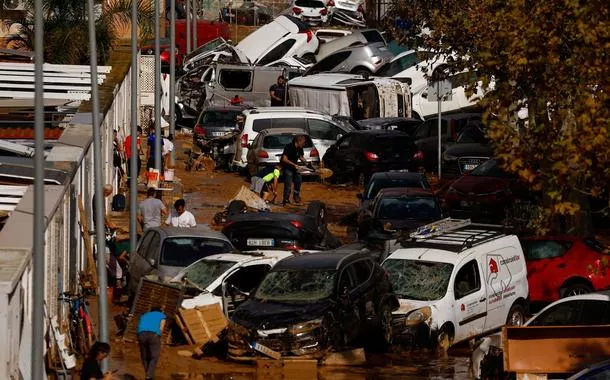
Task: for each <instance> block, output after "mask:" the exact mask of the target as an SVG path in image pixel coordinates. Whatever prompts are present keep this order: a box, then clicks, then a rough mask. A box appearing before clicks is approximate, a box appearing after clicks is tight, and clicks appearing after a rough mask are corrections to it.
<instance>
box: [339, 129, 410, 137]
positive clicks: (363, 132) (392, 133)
mask: <svg viewBox="0 0 610 380" xmlns="http://www.w3.org/2000/svg"><path fill="white" fill-rule="evenodd" d="M351 134H354V135H366V136H374V137H378V136H380V137H387V136H390V137H411V136H410V135H409V134H408V133H404V132H401V131H395V130H386V129H372V130H366V129H365V130H357V131H352V132H350V135H351Z"/></svg>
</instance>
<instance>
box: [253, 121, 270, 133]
mask: <svg viewBox="0 0 610 380" xmlns="http://www.w3.org/2000/svg"><path fill="white" fill-rule="evenodd" d="M269 128H271V119H256V120H254V121H253V122H252V130H253V131H254V132H260V131H263V130H265V129H269Z"/></svg>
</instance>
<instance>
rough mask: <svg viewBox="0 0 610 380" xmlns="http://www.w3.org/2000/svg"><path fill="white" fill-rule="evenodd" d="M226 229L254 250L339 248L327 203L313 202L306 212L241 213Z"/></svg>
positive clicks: (238, 244) (237, 243)
mask: <svg viewBox="0 0 610 380" xmlns="http://www.w3.org/2000/svg"><path fill="white" fill-rule="evenodd" d="M222 232H223V233H224V234H225V235H226V236H227V237H228V238H229V240H230V241H231V242H233V244H235V247H236V248H237V249H239V250H242V251H250V250H253V249H261V248H268V249H289V250H300V249H322V248H336V247H337V242H336V239H334V238H333V237H332V236H331V234H330V232H328V231H327V225H326V206H325V205H324V203H322V202H316V201H314V202H310V203H309V205H308V206H307V211H306V212H305V214H295V213H284V212H251V213H248V212H247V213H238V214H236V215H232V216H229V217H228V220H227V223H226V224H225V227H224V228H223V230H222Z"/></svg>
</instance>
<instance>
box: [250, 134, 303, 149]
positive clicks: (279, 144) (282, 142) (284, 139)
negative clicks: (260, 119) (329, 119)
mask: <svg viewBox="0 0 610 380" xmlns="http://www.w3.org/2000/svg"><path fill="white" fill-rule="evenodd" d="M259 136H260V135H259ZM257 138H258V137H257ZM293 140H294V135H289V134H286V135H271V136H266V137H265V140H264V141H263V148H265V149H284V147H285V146H286V145H288V144H290V143H291V142H292V141H293ZM252 145H253V146H256V144H252ZM311 147H313V142H312V141H311V139H310V138H309V136H306V141H305V145H304V146H303V148H311Z"/></svg>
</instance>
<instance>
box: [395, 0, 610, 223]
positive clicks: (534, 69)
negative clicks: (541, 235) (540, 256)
mask: <svg viewBox="0 0 610 380" xmlns="http://www.w3.org/2000/svg"><path fill="white" fill-rule="evenodd" d="M393 14H395V15H397V16H400V17H401V18H403V19H407V20H412V21H413V22H414V23H415V25H417V26H418V28H415V29H414V30H411V31H409V32H408V33H406V34H403V33H401V32H400V31H397V30H392V33H393V34H394V36H395V37H398V38H399V39H401V40H403V41H412V38H413V37H414V36H417V35H418V33H419V32H420V29H421V28H422V27H428V28H430V29H431V30H433V33H432V34H431V35H430V36H429V37H428V38H424V39H423V42H424V44H425V45H426V46H428V47H431V48H434V49H437V50H439V51H441V52H454V53H456V54H457V55H458V56H461V57H464V59H462V60H460V61H459V62H456V63H454V66H455V67H454V70H461V69H463V68H474V69H476V70H477V71H478V73H479V75H480V77H479V80H482V81H483V83H489V82H490V81H492V79H493V83H494V88H493V90H491V91H490V92H489V93H488V94H487V95H486V96H485V99H484V100H483V102H482V106H483V107H484V108H485V110H486V113H487V115H488V116H489V115H493V116H494V117H493V118H489V119H488V126H489V132H488V134H489V136H490V138H491V139H492V140H493V141H494V143H495V144H496V147H497V156H498V157H500V158H502V159H503V162H504V164H505V168H506V169H507V170H509V171H511V172H513V173H516V174H518V175H519V176H520V178H521V179H522V180H523V181H524V182H526V183H528V184H529V185H530V187H531V188H532V189H533V190H534V191H538V192H541V193H542V194H543V195H544V198H545V202H544V205H543V208H544V211H543V212H541V213H540V215H542V216H543V217H542V218H540V219H539V220H537V221H536V223H538V224H539V226H545V225H546V226H548V225H549V221H550V220H551V219H552V218H554V217H556V216H558V215H561V216H567V217H570V216H572V215H575V214H578V213H579V212H580V211H581V205H582V202H581V199H582V197H581V195H586V196H590V197H598V198H599V197H604V198H607V197H608V183H609V180H610V138H609V134H610V107H609V106H610V99H609V97H608V96H609V93H610V83H609V78H610V72H609V70H610V54H608V51H609V48H610V21H609V15H610V7H608V3H607V0H546V1H536V0H504V1H498V0H440V1H413V0H406V1H405V0H395V4H394V13H393ZM390 29H391V26H390ZM522 106H525V107H527V109H528V115H529V118H528V121H527V123H525V124H520V123H517V118H516V112H517V111H518V109H519V108H521V107H522ZM606 204H607V202H606ZM543 232H544V231H543Z"/></svg>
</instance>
